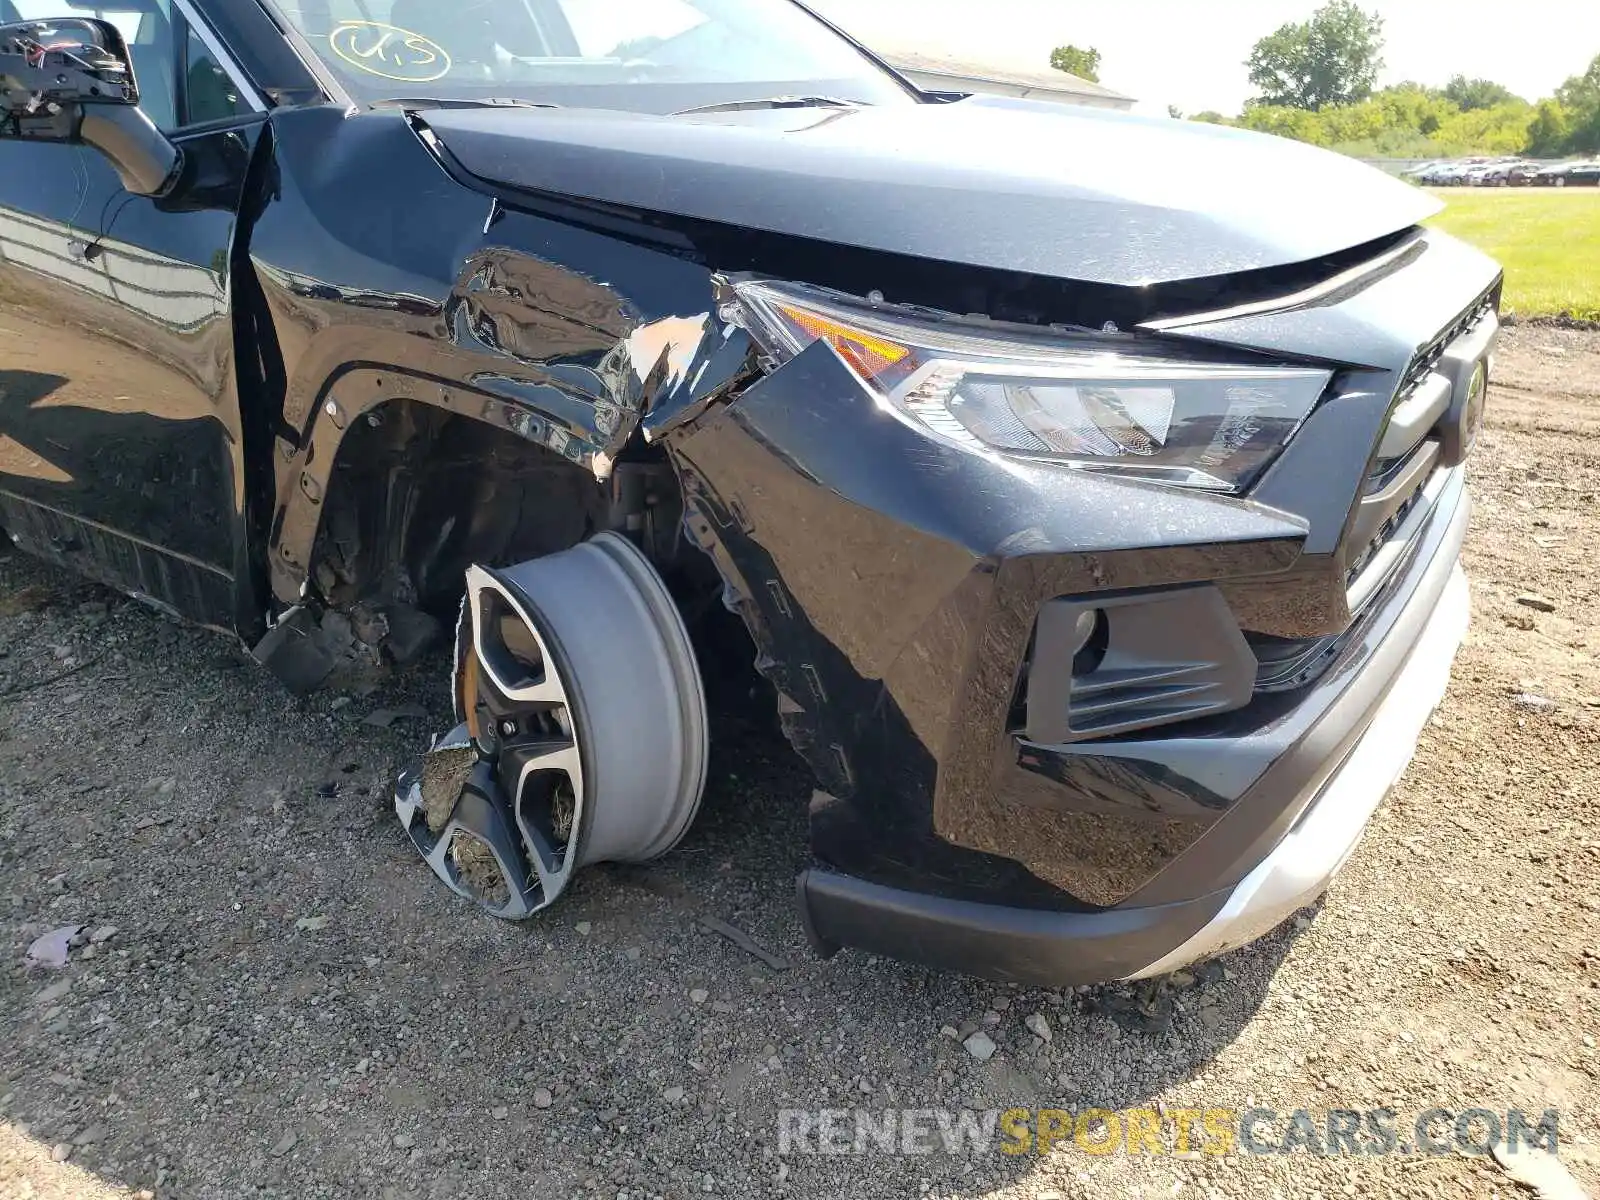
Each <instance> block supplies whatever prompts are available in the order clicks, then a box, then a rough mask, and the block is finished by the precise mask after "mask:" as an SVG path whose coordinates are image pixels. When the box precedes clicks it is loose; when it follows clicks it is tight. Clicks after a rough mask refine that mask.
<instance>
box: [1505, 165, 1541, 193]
mask: <svg viewBox="0 0 1600 1200" xmlns="http://www.w3.org/2000/svg"><path fill="white" fill-rule="evenodd" d="M1543 169H1544V168H1543V167H1542V166H1541V165H1540V164H1539V163H1536V162H1521V163H1515V164H1513V165H1512V166H1511V167H1509V168H1508V169H1507V170H1506V186H1507V187H1527V186H1528V185H1530V184H1531V183H1533V181H1534V179H1535V178H1537V177H1538V174H1539V172H1540V171H1542V170H1543Z"/></svg>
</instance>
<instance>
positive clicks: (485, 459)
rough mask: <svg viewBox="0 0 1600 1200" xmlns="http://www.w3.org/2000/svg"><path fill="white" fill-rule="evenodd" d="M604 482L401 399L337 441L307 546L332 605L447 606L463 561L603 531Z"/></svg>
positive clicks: (497, 433)
mask: <svg viewBox="0 0 1600 1200" xmlns="http://www.w3.org/2000/svg"><path fill="white" fill-rule="evenodd" d="M611 508H612V505H611V501H610V497H609V489H608V488H607V487H606V485H605V484H602V483H600V482H598V481H597V480H596V479H595V477H594V476H593V474H591V473H590V472H589V471H588V470H587V469H585V468H584V467H582V466H580V465H578V464H577V463H573V462H569V461H567V460H566V459H564V458H562V457H560V456H559V455H557V454H555V453H553V452H552V451H550V450H547V449H545V448H544V447H542V446H538V445H535V444H533V443H531V442H528V441H524V440H523V439H521V438H518V437H516V436H514V435H512V434H509V433H506V432H505V431H503V430H500V429H496V428H494V427H493V426H490V425H486V424H483V423H482V422H480V421H474V420H471V419H470V418H466V417H461V416H457V415H454V414H451V413H447V412H444V411H442V410H440V409H437V408H432V407H430V406H428V405H425V404H420V403H417V402H416V401H410V400H393V401H390V402H388V403H386V404H382V405H379V406H378V407H376V408H373V409H371V410H370V411H369V412H368V413H367V415H366V417H365V418H364V419H363V420H360V421H357V422H356V423H355V424H354V425H353V426H352V427H351V429H350V432H349V433H348V434H347V435H346V436H345V438H344V440H343V442H342V443H341V444H340V447H339V455H338V459H337V460H336V462H335V464H334V468H333V473H332V476H331V478H330V479H329V484H328V499H327V503H326V504H325V506H324V512H323V518H322V522H321V526H320V528H319V529H318V532H317V539H316V543H315V546H314V548H313V552H312V561H311V571H312V579H313V580H314V581H315V585H316V588H317V590H318V592H319V594H320V595H321V597H322V599H323V600H324V601H325V602H326V603H327V604H328V605H329V606H330V607H332V608H335V609H341V610H348V609H351V608H353V607H354V606H356V605H358V604H366V605H372V606H375V607H383V606H388V605H403V606H409V607H414V608H419V609H422V610H423V611H425V612H429V613H432V614H433V615H435V616H439V617H443V616H445V615H447V614H448V613H450V612H451V611H453V609H454V607H455V605H456V604H457V602H458V601H459V599H460V596H461V592H462V577H463V575H464V573H465V572H466V569H467V567H469V566H470V565H472V564H473V563H474V562H481V563H488V564H504V563H511V562H520V561H522V560H523V559H528V558H535V557H538V556H540V555H543V554H550V553H553V552H555V551H557V550H564V549H566V548H567V547H569V546H574V545H576V544H577V543H578V542H581V541H582V540H583V539H584V538H586V537H588V536H590V535H591V534H593V533H594V532H596V531H598V530H600V529H604V528H607V527H608V522H609V519H610V516H609V515H610V512H611Z"/></svg>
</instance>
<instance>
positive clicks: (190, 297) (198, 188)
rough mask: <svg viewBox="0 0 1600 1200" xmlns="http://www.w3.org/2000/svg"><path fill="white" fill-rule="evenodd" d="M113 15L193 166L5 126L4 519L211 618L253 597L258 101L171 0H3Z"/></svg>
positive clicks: (33, 14)
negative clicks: (170, 177) (248, 194)
mask: <svg viewBox="0 0 1600 1200" xmlns="http://www.w3.org/2000/svg"><path fill="white" fill-rule="evenodd" d="M0 6H4V7H5V8H7V9H9V10H10V11H8V12H6V14H5V15H6V16H9V17H12V18H14V19H21V20H30V19H45V18H49V17H61V16H64V15H68V14H70V15H76V16H98V17H100V18H102V19H105V20H109V21H111V22H112V23H113V24H115V25H117V26H118V28H119V29H120V30H121V31H122V32H123V34H124V36H125V37H126V38H127V41H128V45H129V52H130V55H131V57H132V59H133V64H134V73H135V76H136V79H137V81H138V84H139V88H140V107H141V108H143V109H144V110H145V111H146V113H147V114H148V115H149V116H150V117H151V119H152V120H153V121H154V122H155V124H156V125H157V126H158V127H159V128H161V129H162V130H163V131H164V132H166V133H167V135H168V137H169V138H170V139H171V140H172V141H173V142H174V143H175V144H177V145H178V146H179V147H180V148H181V149H182V150H183V153H184V155H185V157H186V159H187V160H188V161H189V163H190V166H191V168H193V169H194V180H195V182H194V183H191V184H185V185H181V186H180V187H179V188H178V189H177V191H176V192H175V193H174V194H173V195H171V196H169V197H168V198H166V199H164V200H159V201H158V200H153V199H150V198H148V197H145V196H140V195H134V194H132V193H129V192H127V191H126V190H124V188H123V187H122V185H121V183H120V181H119V179H118V176H117V174H116V172H115V170H113V169H112V167H111V165H110V163H109V162H108V161H107V160H106V159H105V158H104V157H103V156H102V155H100V154H99V153H98V152H97V151H95V150H93V149H92V148H90V147H87V146H82V145H57V144H45V143H40V142H23V141H13V140H6V141H0V523H3V524H4V525H5V527H6V529H7V531H8V532H10V534H11V535H12V536H13V537H14V538H15V539H16V540H17V542H18V543H19V544H21V545H22V546H23V547H24V548H26V549H28V550H31V551H34V552H37V553H40V554H43V555H45V556H47V557H51V558H54V559H56V560H57V561H60V562H62V563H64V564H66V565H68V566H71V567H73V568H76V569H78V570H80V571H82V572H83V573H84V574H87V575H90V576H92V577H95V578H98V579H100V580H101V581H103V582H105V583H107V584H110V585H112V586H114V587H117V588H119V589H122V590H125V591H128V592H131V593H134V594H136V595H139V596H141V597H142V598H146V599H149V600H150V601H152V602H154V603H156V604H157V605H159V606H161V607H164V608H167V609H169V610H172V611H175V612H177V613H179V614H181V615H183V616H185V617H187V618H190V619H193V620H197V621H200V622H202V623H205V624H209V625H215V626H221V627H227V628H235V629H241V628H242V627H243V625H246V624H248V623H249V622H250V621H251V620H253V619H254V617H253V613H252V611H251V609H252V604H251V599H252V598H251V596H250V594H249V593H250V592H251V589H250V587H249V586H248V584H249V581H250V579H251V570H250V559H249V546H248V541H249V539H248V538H247V537H246V536H245V527H244V522H243V516H242V514H243V511H244V494H245V493H244V475H243V471H244V463H243V458H242V439H241V431H240V420H239V409H238V402H237V398H236V396H235V393H234V378H233V371H232V364H233V355H234V347H233V330H232V322H231V311H230V296H231V288H230V276H229V264H230V260H231V257H232V254H233V249H234V237H235V233H236V230H237V224H238V211H239V205H240V201H241V198H242V196H243V192H244V185H245V181H246V177H247V174H248V169H249V164H250V160H251V157H252V154H253V152H254V149H255V147H256V145H257V142H258V140H259V139H260V136H261V133H262V128H263V119H264V118H263V114H262V107H263V106H262V105H261V104H260V102H259V100H257V99H256V98H255V97H254V96H253V95H252V94H251V93H250V92H249V91H248V89H247V88H246V87H245V86H244V84H243V82H242V81H241V80H240V79H239V78H238V77H237V76H236V74H234V73H233V72H232V70H231V68H230V67H229V66H228V65H227V63H226V60H225V58H224V57H223V56H222V52H221V49H220V46H219V45H217V44H216V43H215V40H214V39H212V38H210V37H209V35H208V34H207V32H206V31H205V30H204V29H203V28H201V27H199V25H198V23H197V22H194V21H192V20H191V18H190V15H189V14H188V13H187V12H186V11H185V8H184V6H183V5H181V4H175V3H174V0H116V2H115V3H113V4H110V5H108V6H105V7H103V8H100V9H98V10H94V9H91V8H90V6H88V5H69V2H68V0H0Z"/></svg>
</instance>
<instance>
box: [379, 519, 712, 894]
mask: <svg viewBox="0 0 1600 1200" xmlns="http://www.w3.org/2000/svg"><path fill="white" fill-rule="evenodd" d="M454 691H455V701H456V716H457V718H458V719H459V720H460V722H461V724H460V725H459V726H458V727H457V728H456V729H455V730H454V731H452V732H451V733H450V734H448V735H447V736H446V737H445V738H444V739H443V740H441V742H440V743H439V744H438V745H436V746H435V748H434V749H433V750H432V751H430V752H429V754H428V756H427V757H426V758H425V759H424V761H423V764H422V765H421V767H420V768H414V769H412V770H409V771H407V772H405V773H403V774H402V775H401V777H400V782H399V786H398V789H397V791H396V795H395V811H396V812H397V814H398V815H399V816H400V819H401V822H402V824H404V825H405V827H406V830H407V832H408V833H409V834H410V836H411V839H412V842H413V844H415V845H416V847H417V849H418V851H419V852H420V853H421V854H422V855H423V857H424V859H426V860H427V862H428V864H429V866H430V867H432V868H433V870H434V872H435V874H437V875H438V876H439V877H440V878H441V879H443V880H444V882H445V883H446V884H448V885H449V886H450V887H451V888H452V890H454V891H456V892H457V893H459V894H461V895H463V896H467V897H468V898H470V899H472V900H474V901H476V902H477V903H478V904H480V905H481V906H482V907H483V908H484V909H485V910H486V911H488V912H490V913H492V914H493V915H495V916H499V917H506V918H510V919H518V918H521V917H525V916H529V915H531V914H532V913H535V912H537V911H539V910H540V909H541V908H544V907H545V906H546V905H548V904H550V903H551V902H552V901H553V900H555V899H556V897H558V896H559V895H560V894H561V893H562V892H563V891H564V890H565V889H566V886H567V884H568V882H569V881H570V879H571V877H572V875H573V873H574V872H575V871H577V870H578V869H579V868H580V867H584V866H588V865H589V864H591V863H597V862H643V861H647V860H649V859H652V858H657V857H659V856H660V855H662V854H665V853H667V852H668V851H669V850H671V849H672V847H673V846H675V845H677V843H678V841H679V840H680V839H681V838H682V837H683V835H684V833H685V832H687V830H688V828H689V825H690V824H691V823H692V822H693V820H694V817H695V814H696V813H697V812H698V811H699V807H700V797H701V793H702V792H703V790H704V787H705V771H706V755H707V743H706V708H705V692H704V688H703V685H702V683H701V679H700V671H699V667H698V665H697V664H696V662H695V658H694V651H693V648H692V646H691V645H690V642H689V634H688V631H687V630H686V629H685V628H684V625H683V620H682V618H681V616H680V615H679V613H678V610H677V606H676V605H675V604H674V603H673V601H672V597H671V595H670V594H669V593H668V591H667V589H666V586H665V584H663V583H662V581H661V577H660V576H659V575H658V574H656V571H655V568H654V567H652V566H651V565H650V562H649V560H647V559H646V558H645V557H644V555H643V554H642V553H640V551H639V550H638V549H637V548H636V547H635V546H634V545H633V543H632V542H630V541H628V540H627V539H626V538H624V537H622V536H621V535H619V534H615V533H602V534H599V535H597V536H596V537H594V538H593V539H591V540H590V541H587V542H584V543H582V544H581V545H578V546H575V547H573V548H572V549H570V550H565V551H562V552H561V553H559V554H552V555H548V556H546V557H544V558H538V559H532V560H530V561H528V562H524V563H519V564H517V565H516V566H512V567H506V568H501V569H494V568H489V567H482V566H473V567H471V568H469V569H468V571H467V595H466V598H465V600H464V601H463V602H462V612H461V620H460V622H459V624H458V626H457V630H456V670H455V688H454ZM452 789H453V791H452ZM497 872H498V875H499V877H500V878H499V879H496V878H495V874H496V873H497Z"/></svg>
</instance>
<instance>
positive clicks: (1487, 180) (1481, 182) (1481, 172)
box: [1472, 159, 1537, 187]
mask: <svg viewBox="0 0 1600 1200" xmlns="http://www.w3.org/2000/svg"><path fill="white" fill-rule="evenodd" d="M1528 168H1533V169H1535V170H1537V164H1535V163H1528V162H1523V161H1522V160H1521V159H1510V160H1508V161H1506V162H1497V163H1489V164H1488V165H1486V166H1482V167H1479V168H1478V169H1477V170H1476V171H1475V172H1473V174H1472V181H1473V182H1474V183H1475V184H1476V185H1477V186H1479V187H1509V186H1510V185H1511V183H1512V182H1513V180H1512V175H1513V173H1515V172H1519V171H1525V170H1527V169H1528Z"/></svg>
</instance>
